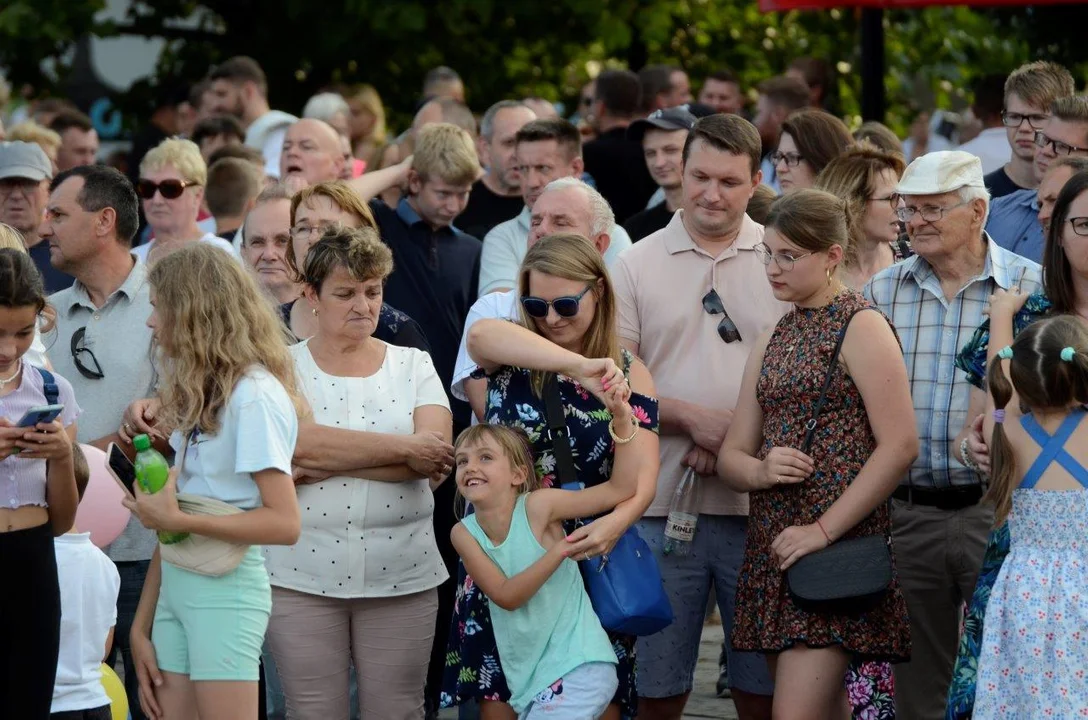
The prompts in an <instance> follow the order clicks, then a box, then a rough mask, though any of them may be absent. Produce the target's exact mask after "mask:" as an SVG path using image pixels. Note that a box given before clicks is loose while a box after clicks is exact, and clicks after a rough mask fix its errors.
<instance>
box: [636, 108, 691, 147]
mask: <svg viewBox="0 0 1088 720" xmlns="http://www.w3.org/2000/svg"><path fill="white" fill-rule="evenodd" d="M695 119H696V118H695V116H694V115H692V114H691V111H690V110H688V108H687V106H686V105H678V106H676V107H671V108H665V109H664V110H655V111H653V112H652V113H650V115H649V116H648V117H645V118H643V119H642V120H635V121H634V122H633V123H631V124H630V125H628V126H627V139H628V140H630V141H632V142H637V143H641V142H642V136H643V135H645V134H646V131H647V130H650V129H651V128H653V129H657V130H691V128H692V127H694V126H695Z"/></svg>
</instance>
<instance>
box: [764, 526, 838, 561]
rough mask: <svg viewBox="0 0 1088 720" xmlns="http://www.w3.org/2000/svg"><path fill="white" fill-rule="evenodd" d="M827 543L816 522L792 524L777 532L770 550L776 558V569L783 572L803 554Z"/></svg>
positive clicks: (822, 547)
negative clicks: (799, 524)
mask: <svg viewBox="0 0 1088 720" xmlns="http://www.w3.org/2000/svg"><path fill="white" fill-rule="evenodd" d="M827 545H828V542H827V538H826V537H825V536H824V531H823V530H821V529H820V527H819V526H818V525H816V523H813V524H811V525H801V526H798V525H793V526H790V527H788V528H786V529H785V530H783V531H782V532H780V533H779V534H778V537H776V538H775V539H774V542H772V543H771V552H773V553H774V554H775V557H777V558H778V563H779V565H778V569H779V570H782V571H783V572H785V571H786V570H788V569H789V568H790V566H791V565H793V564H794V563H796V562H797V561H798V560H800V559H801V558H803V557H804V556H805V555H808V554H809V553H814V552H816V551H817V550H823V549H824V548H825V547H827Z"/></svg>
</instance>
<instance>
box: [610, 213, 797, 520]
mask: <svg viewBox="0 0 1088 720" xmlns="http://www.w3.org/2000/svg"><path fill="white" fill-rule="evenodd" d="M683 216H684V211H683V210H679V211H677V213H676V214H675V215H674V216H673V218H672V220H671V221H670V222H669V224H668V225H667V226H666V227H665V229H663V230H659V231H658V232H656V233H654V234H652V235H649V236H648V237H646V238H644V239H643V240H640V241H639V242H638V243H636V244H635V245H634V247H632V248H631V249H630V250H629V251H627V252H626V253H624V254H623V256H622V257H620V259H619V261H618V262H617V263H616V267H615V269H614V271H613V272H612V281H613V283H614V284H615V288H616V303H617V319H618V321H619V334H620V337H621V338H622V339H624V340H626V341H629V342H631V343H634V344H636V345H637V346H638V349H639V352H638V355H639V357H641V358H642V361H643V362H644V363H646V367H647V368H649V370H650V374H651V375H652V376H653V378H654V384H655V385H656V386H657V393H658V395H659V396H660V397H665V398H674V399H677V400H683V401H686V402H689V403H693V404H696V405H701V406H703V407H707V408H711V409H714V410H732V409H733V408H735V407H736V405H737V396H738V395H739V394H740V384H741V377H742V376H743V375H744V365H745V363H747V362H748V355H749V354H750V353H751V351H752V346H753V345H754V344H755V342H756V340H757V339H758V338H759V336H760V334H762V333H763V332H764V331H766V330H769V329H770V328H772V327H774V325H775V323H777V322H778V320H779V318H781V317H782V315H784V314H785V313H786V312H787V311H788V310H789V309H790V308H791V307H792V306H791V305H789V304H788V303H784V302H780V301H778V300H776V299H775V297H774V293H773V292H772V291H771V285H770V283H768V282H767V276H766V271H765V270H764V267H763V263H761V262H760V260H759V257H758V256H757V255H756V253H755V251H754V248H755V246H756V245H758V244H759V243H761V242H762V241H763V226H762V225H760V224H759V223H757V222H755V221H754V220H752V219H751V218H750V217H748V216H747V215H745V217H744V221H743V223H742V224H741V228H740V232H739V234H738V235H737V239H736V240H735V241H734V242H733V244H732V245H730V246H729V247H728V248H727V249H725V250H723V251H722V252H721V253H719V254H718V256H717V257H714V256H713V255H711V254H710V253H708V252H707V251H706V250H703V249H702V248H700V247H699V246H698V245H696V244H695V242H694V241H692V239H691V237H690V236H689V235H688V232H687V229H686V228H685V227H684V223H683ZM711 287H713V288H714V289H715V290H717V292H718V295H719V297H721V299H722V304H723V305H724V306H725V309H726V311H727V312H728V313H729V317H730V318H732V320H733V322H734V323H736V326H737V329H738V330H739V331H740V336H741V341H740V342H732V343H726V342H724V341H723V340H722V339H721V337H719V336H718V330H717V328H718V323H719V322H721V319H722V316H721V315H710V314H709V313H707V312H706V311H705V310H703V305H702V298H703V296H704V295H705V294H706V293H707V291H709V290H710V288H711ZM693 446H694V443H693V442H692V440H691V438H689V437H687V436H685V435H662V436H661V471H660V474H659V475H658V480H657V495H656V496H655V497H654V501H653V504H652V505H650V508H649V510H647V511H646V515H647V516H649V517H661V516H663V515H667V514H668V512H669V502H670V501H671V500H672V494H673V492H674V491H675V490H676V486H677V484H678V483H679V482H680V478H681V476H682V475H683V474H684V470H685V468H684V467H683V465H682V462H683V460H684V456H685V455H687V454H688V453H689V452H690V451H691V449H692V447H693ZM702 490H703V500H702V508H701V512H703V513H706V514H708V515H747V514H748V496H747V495H746V494H744V493H737V492H734V491H732V490H730V489H729V488H727V487H726V486H725V484H724V483H722V482H721V481H720V480H718V479H717V478H705V479H704V480H703V488H702Z"/></svg>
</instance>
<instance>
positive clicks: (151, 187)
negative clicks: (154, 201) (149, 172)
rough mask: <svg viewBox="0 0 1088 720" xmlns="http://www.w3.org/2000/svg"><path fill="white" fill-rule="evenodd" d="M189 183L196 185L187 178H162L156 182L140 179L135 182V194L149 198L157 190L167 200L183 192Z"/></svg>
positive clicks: (174, 198) (176, 197)
mask: <svg viewBox="0 0 1088 720" xmlns="http://www.w3.org/2000/svg"><path fill="white" fill-rule="evenodd" d="M191 185H196V183H191V182H188V181H187V180H163V181H162V182H158V183H157V182H152V181H151V180H143V179H141V180H140V182H138V183H136V194H137V195H139V196H140V197H141V198H142V199H144V200H150V199H151V198H153V197H155V192H156V191H157V192H158V193H159V194H161V195H162V196H163V197H164V198H166V199H167V200H177V199H178V198H179V197H181V194H182V193H183V192H185V188H187V187H189V186H191Z"/></svg>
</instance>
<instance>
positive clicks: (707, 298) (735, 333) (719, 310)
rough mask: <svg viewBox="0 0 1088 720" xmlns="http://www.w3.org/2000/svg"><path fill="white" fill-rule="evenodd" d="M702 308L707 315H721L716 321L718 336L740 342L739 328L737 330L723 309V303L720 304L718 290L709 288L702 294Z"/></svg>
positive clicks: (729, 341)
mask: <svg viewBox="0 0 1088 720" xmlns="http://www.w3.org/2000/svg"><path fill="white" fill-rule="evenodd" d="M703 310H705V311H706V312H707V314H708V315H721V316H722V321H721V322H720V323H718V337H720V338H721V339H722V340H724V341H725V342H727V343H733V342H740V330H737V324H736V323H734V322H733V318H731V317H729V313H727V312H726V311H725V305H723V304H722V299H721V298H720V297H718V291H717V290H715V289H714V288H710V292H708V293H707V294H706V295H703Z"/></svg>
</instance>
